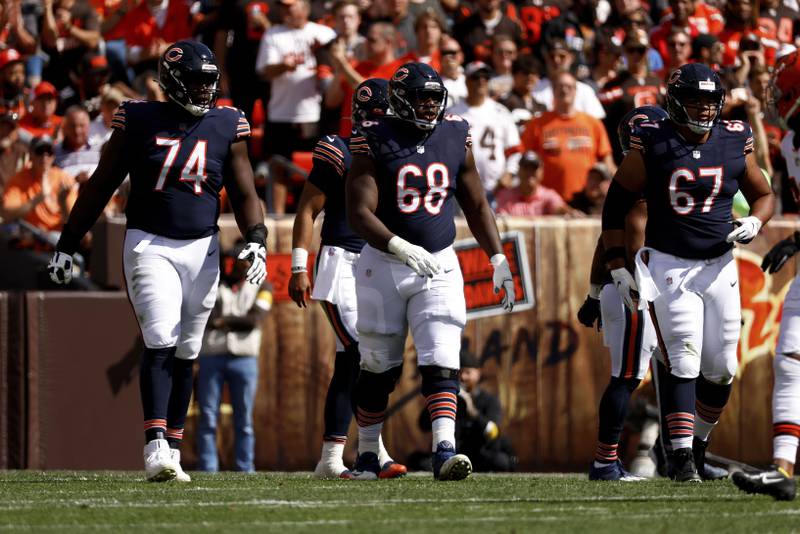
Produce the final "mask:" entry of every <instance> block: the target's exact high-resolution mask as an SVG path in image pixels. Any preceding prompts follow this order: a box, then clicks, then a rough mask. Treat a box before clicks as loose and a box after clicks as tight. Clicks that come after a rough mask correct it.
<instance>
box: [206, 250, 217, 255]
mask: <svg viewBox="0 0 800 534" xmlns="http://www.w3.org/2000/svg"><path fill="white" fill-rule="evenodd" d="M216 251H217V249H214V250H212V251H211V252H209V253H208V254H206V256H211V255H212V254H214V253H215V252H216Z"/></svg>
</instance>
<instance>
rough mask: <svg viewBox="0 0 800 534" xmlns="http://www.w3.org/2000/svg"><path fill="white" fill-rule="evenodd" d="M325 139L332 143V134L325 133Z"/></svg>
mask: <svg viewBox="0 0 800 534" xmlns="http://www.w3.org/2000/svg"><path fill="white" fill-rule="evenodd" d="M325 139H327V140H328V142H329V143H333V136H332V135H326V136H325Z"/></svg>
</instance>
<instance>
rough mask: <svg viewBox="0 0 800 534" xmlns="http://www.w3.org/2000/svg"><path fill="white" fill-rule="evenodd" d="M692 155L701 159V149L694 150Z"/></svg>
mask: <svg viewBox="0 0 800 534" xmlns="http://www.w3.org/2000/svg"><path fill="white" fill-rule="evenodd" d="M692 157H693V158H694V159H700V151H699V150H692Z"/></svg>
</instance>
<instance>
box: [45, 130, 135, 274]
mask: <svg viewBox="0 0 800 534" xmlns="http://www.w3.org/2000/svg"><path fill="white" fill-rule="evenodd" d="M126 144H127V136H126V134H125V132H124V131H122V130H117V129H115V130H114V133H113V134H111V139H109V140H108V143H106V146H105V148H104V149H103V153H102V155H101V157H100V162H99V163H98V165H97V168H96V169H95V171H94V173H92V176H91V178H89V180H88V181H87V182H86V183H85V184H84V185H83V188H82V189H81V193H80V195H79V196H78V200H77V201H76V202H75V205H74V206H73V207H72V212H71V213H70V214H69V219H67V222H66V223H65V224H64V227H63V229H62V230H61V237H60V238H59V240H58V244H57V245H56V251H55V253H53V257H52V258H51V259H50V263H49V264H48V265H47V270H48V272H49V273H50V279H51V280H52V281H53V282H55V283H57V284H68V283H69V282H70V281H71V280H72V255H73V254H75V251H77V250H78V244H79V243H80V242H81V239H83V236H84V235H86V232H88V231H89V229H90V228H91V227H92V225H93V224H94V223H95V221H97V218H98V217H100V214H101V213H103V210H104V209H105V207H106V205H107V204H108V201H109V200H111V196H112V195H113V194H114V191H116V190H117V188H118V187H119V185H120V184H121V183H122V181H123V180H124V179H125V176H127V175H128V168H129V166H128V159H127V157H126V155H125V146H126Z"/></svg>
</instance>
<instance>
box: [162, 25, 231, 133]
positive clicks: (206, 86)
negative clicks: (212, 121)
mask: <svg viewBox="0 0 800 534" xmlns="http://www.w3.org/2000/svg"><path fill="white" fill-rule="evenodd" d="M158 84H159V85H160V86H161V89H163V91H164V94H165V95H166V96H167V98H169V99H170V100H172V101H173V102H175V103H176V104H178V105H179V106H181V107H182V108H184V109H185V110H186V111H188V112H189V113H191V114H192V115H197V116H198V117H199V116H201V115H204V114H205V113H207V112H208V111H209V110H210V109H212V108H213V107H214V105H215V104H216V103H217V97H218V96H219V67H217V60H216V58H215V57H214V53H213V52H211V50H209V49H208V47H207V46H206V45H204V44H203V43H199V42H196V41H178V42H177V43H175V44H173V45H171V46H170V47H169V48H167V50H166V52H164V55H162V56H161V59H160V60H159V62H158Z"/></svg>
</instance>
